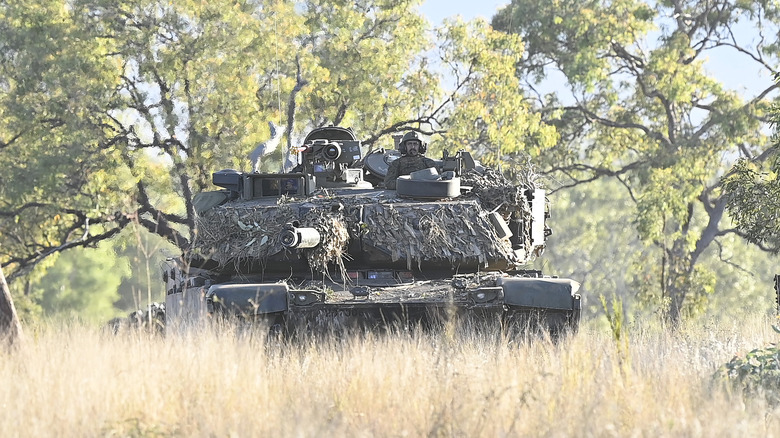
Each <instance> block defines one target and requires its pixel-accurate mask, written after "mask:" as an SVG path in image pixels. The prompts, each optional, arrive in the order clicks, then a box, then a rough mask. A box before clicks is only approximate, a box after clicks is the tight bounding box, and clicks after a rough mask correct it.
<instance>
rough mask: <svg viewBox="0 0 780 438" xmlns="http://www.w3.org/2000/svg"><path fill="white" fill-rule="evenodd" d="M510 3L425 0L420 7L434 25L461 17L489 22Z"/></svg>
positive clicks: (482, 0)
mask: <svg viewBox="0 0 780 438" xmlns="http://www.w3.org/2000/svg"><path fill="white" fill-rule="evenodd" d="M508 4H509V1H503V0H425V1H424V2H423V4H422V6H420V12H422V13H423V14H425V15H426V16H427V17H428V19H429V20H431V22H432V23H433V24H438V23H441V22H442V20H443V19H445V18H447V17H452V16H455V15H460V16H461V17H463V18H464V19H465V20H471V19H472V18H476V17H482V18H484V19H485V20H487V21H488V22H490V18H491V17H493V15H495V13H496V11H498V9H499V8H501V7H502V6H505V5H508Z"/></svg>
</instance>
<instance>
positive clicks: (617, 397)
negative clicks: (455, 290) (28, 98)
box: [0, 317, 780, 437]
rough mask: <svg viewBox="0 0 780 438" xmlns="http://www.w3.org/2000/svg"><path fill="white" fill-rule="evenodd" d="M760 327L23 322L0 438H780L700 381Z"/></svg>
mask: <svg viewBox="0 0 780 438" xmlns="http://www.w3.org/2000/svg"><path fill="white" fill-rule="evenodd" d="M771 322H772V321H771V320H770V319H769V318H760V317H756V318H753V319H751V320H748V321H739V322H738V323H734V324H733V325H730V326H712V327H703V326H692V327H688V328H685V329H682V330H680V331H678V332H675V333H671V332H668V331H664V330H660V329H643V328H640V327H633V328H631V329H629V331H628V335H629V337H628V344H627V346H621V344H619V343H616V342H615V340H614V339H613V337H612V336H611V335H610V334H609V332H608V330H603V329H599V328H597V327H596V325H595V324H587V325H586V327H584V328H583V329H582V330H581V331H580V333H578V334H577V335H576V336H573V337H571V338H567V339H565V340H563V341H561V342H558V343H552V342H550V341H549V340H545V339H535V340H533V341H524V342H508V341H507V340H506V339H501V338H500V336H492V335H485V334H473V333H471V334H468V333H465V334H463V333H460V334H456V335H454V336H450V335H447V334H443V333H440V334H436V335H434V334H417V335H387V336H363V337H355V338H350V339H346V340H334V339H330V340H318V341H315V340H312V341H308V342H299V343H293V344H287V343H285V344H284V345H282V344H280V342H278V341H268V340H265V339H263V336H260V335H254V336H253V335H249V334H240V333H236V332H235V331H233V330H231V329H225V330H224V331H221V332H219V331H205V332H203V333H199V334H197V335H194V334H193V335H188V336H169V337H167V338H158V337H149V336H145V335H143V336H142V335H127V336H119V337H113V336H110V335H107V334H105V333H101V332H100V331H99V330H97V329H93V328H88V327H84V326H81V325H70V326H68V325H61V324H51V325H48V326H44V327H39V328H29V327H28V328H27V331H26V333H25V339H24V344H23V345H22V346H21V347H20V348H19V349H16V350H14V351H11V352H2V353H0V379H2V382H3V384H2V390H0V406H2V409H0V436H2V437H14V436H30V437H43V436H79V437H82V436H84V437H89V436H187V437H189V436H217V437H223V436H240V437H247V436H413V437H417V436H468V437H471V436H490V437H493V436H553V437H555V436H561V437H568V436H597V437H601V436H616V437H634V436H635V437H656V436H684V437H717V436H760V437H772V436H780V408H777V407H772V406H769V405H768V404H767V403H766V402H765V401H764V398H763V397H761V396H749V397H745V396H743V395H742V394H741V393H740V392H739V391H733V390H730V389H729V388H730V387H729V386H726V385H722V384H718V383H713V378H712V375H713V372H714V371H715V370H716V368H717V367H719V366H720V365H722V364H723V363H724V362H726V361H728V360H729V359H731V357H732V356H733V355H734V354H735V353H738V352H744V351H747V350H750V349H752V348H754V347H758V346H762V345H765V344H766V343H768V342H776V341H777V340H778V336H780V335H777V334H776V333H774V332H773V331H772V329H771Z"/></svg>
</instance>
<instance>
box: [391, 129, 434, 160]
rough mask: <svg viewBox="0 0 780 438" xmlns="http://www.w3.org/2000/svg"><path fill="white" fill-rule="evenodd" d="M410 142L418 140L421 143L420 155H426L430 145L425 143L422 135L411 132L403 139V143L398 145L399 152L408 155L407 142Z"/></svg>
mask: <svg viewBox="0 0 780 438" xmlns="http://www.w3.org/2000/svg"><path fill="white" fill-rule="evenodd" d="M409 140H417V141H419V142H420V154H424V153H425V151H427V150H428V143H426V142H424V141H423V139H422V137H420V134H418V133H416V132H414V131H409V132H407V133H406V134H404V136H403V138H401V143H399V144H398V151H399V152H401V153H402V154H404V155H406V152H407V151H406V142H407V141H409Z"/></svg>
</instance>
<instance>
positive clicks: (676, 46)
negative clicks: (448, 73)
mask: <svg viewBox="0 0 780 438" xmlns="http://www.w3.org/2000/svg"><path fill="white" fill-rule="evenodd" d="M779 12H780V11H779V10H778V9H777V6H776V5H774V4H772V3H766V2H759V1H741V2H731V1H723V0H716V1H708V2H698V1H682V0H667V1H661V2H657V3H649V2H648V3H645V2H640V1H634V0H613V1H608V2H602V1H596V0H578V1H565V2H564V1H553V2H548V1H533V2H527V1H523V2H520V1H514V2H512V4H510V5H508V6H507V7H505V8H504V9H502V10H501V11H499V13H498V14H497V15H496V16H495V17H494V18H493V25H494V27H496V28H497V29H501V30H506V31H509V32H513V33H517V34H519V35H520V36H521V37H522V39H523V41H524V42H525V44H526V54H525V56H524V58H523V60H522V62H520V63H518V66H517V74H518V76H519V77H520V78H521V79H523V80H524V82H525V83H526V87H528V89H530V90H534V91H536V92H537V94H536V105H537V108H538V109H539V111H541V113H542V114H543V115H544V117H543V120H544V121H546V122H548V123H551V124H553V125H554V126H556V127H557V128H558V131H559V133H560V135H561V141H560V143H559V145H558V146H557V147H556V148H555V150H554V152H553V153H550V154H547V155H546V158H547V160H548V166H547V172H548V173H549V174H551V175H552V174H554V175H556V178H559V179H562V180H564V181H565V182H564V183H563V184H562V187H561V188H563V189H565V188H568V187H573V186H576V185H579V184H584V183H587V182H590V181H594V180H597V179H600V178H615V179H616V180H617V181H619V182H620V184H621V186H622V187H623V189H624V190H625V191H626V192H627V194H628V196H629V197H630V199H631V200H632V202H633V205H634V209H635V224H636V230H637V231H638V233H639V235H640V238H641V239H642V241H643V242H646V243H647V244H649V245H651V246H653V247H655V248H656V249H657V253H656V256H655V257H657V259H656V261H654V262H650V263H646V264H644V265H643V266H641V269H642V272H639V271H635V273H634V274H635V276H636V279H637V284H640V285H642V286H643V287H644V289H645V290H646V291H647V292H649V293H651V294H654V295H656V296H658V297H659V298H661V300H663V302H664V303H665V305H668V308H667V313H666V314H667V316H668V317H669V319H670V320H671V321H678V320H679V319H680V317H681V316H682V314H683V313H684V312H685V311H686V310H687V309H690V305H691V304H692V303H694V302H695V301H696V298H697V297H699V296H701V295H702V294H705V293H707V292H708V291H711V290H712V289H713V287H714V284H713V280H712V279H713V277H712V275H711V273H708V272H707V271H706V270H705V269H704V268H703V267H702V266H701V265H700V264H699V261H700V258H701V256H702V254H703V253H704V252H705V250H707V249H708V248H709V247H710V246H711V245H713V244H715V243H717V242H718V241H719V239H722V238H724V236H727V235H729V234H740V235H741V234H743V233H742V232H741V231H739V230H737V229H735V228H732V227H730V226H729V225H728V223H727V221H726V220H724V212H725V207H726V202H727V197H726V196H725V195H724V194H723V192H722V190H721V188H720V185H719V184H720V177H721V176H722V175H723V174H724V173H725V171H726V170H727V169H728V167H729V166H730V164H731V163H732V162H733V160H734V159H735V158H737V157H756V156H761V154H762V153H763V152H764V151H765V150H766V149H767V147H768V142H767V136H766V135H765V134H764V133H763V131H762V127H764V126H765V123H766V110H767V108H768V106H769V104H770V97H771V96H775V95H776V93H773V92H774V91H775V90H776V88H777V85H776V84H775V83H771V82H770V83H767V84H765V85H764V86H762V87H760V89H759V91H758V92H756V93H755V94H754V95H751V96H745V93H739V92H736V91H732V90H729V89H728V88H727V87H726V86H725V85H724V84H723V83H722V82H720V81H719V80H718V79H717V78H716V77H715V76H714V75H713V74H711V73H710V72H709V71H708V66H707V63H706V59H707V57H708V56H710V55H712V56H729V57H730V58H729V59H730V60H731V62H740V63H742V64H744V65H745V66H746V67H745V68H748V67H747V66H748V65H749V66H751V67H750V68H752V69H758V70H761V71H763V72H766V73H769V74H770V75H771V74H775V73H776V71H775V67H774V66H775V65H777V61H778V52H777V50H778V47H780V46H778V44H777V43H778V40H777V35H778V33H777V32H776V29H777V24H778V13H779ZM746 23H749V24H746ZM753 29H755V32H756V35H757V37H756V39H755V40H753V41H749V37H747V36H746V35H744V33H745V31H747V32H751V31H752V30H753ZM737 60H739V61H737ZM552 78H562V82H563V83H564V84H565V85H564V86H563V87H561V89H559V90H556V91H554V92H550V93H548V94H543V92H542V91H540V90H541V89H542V87H544V86H545V85H546V84H549V81H550V80H552ZM545 80H548V82H545Z"/></svg>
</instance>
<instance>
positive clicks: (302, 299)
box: [290, 290, 325, 306]
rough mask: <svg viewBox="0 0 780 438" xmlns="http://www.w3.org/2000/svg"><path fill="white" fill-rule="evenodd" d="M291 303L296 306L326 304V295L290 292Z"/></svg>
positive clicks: (307, 291) (312, 292)
mask: <svg viewBox="0 0 780 438" xmlns="http://www.w3.org/2000/svg"><path fill="white" fill-rule="evenodd" d="M290 301H292V303H293V304H295V305H296V306H310V305H312V304H314V303H324V302H325V294H324V293H322V292H315V291H313V290H296V291H292V292H290Z"/></svg>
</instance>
